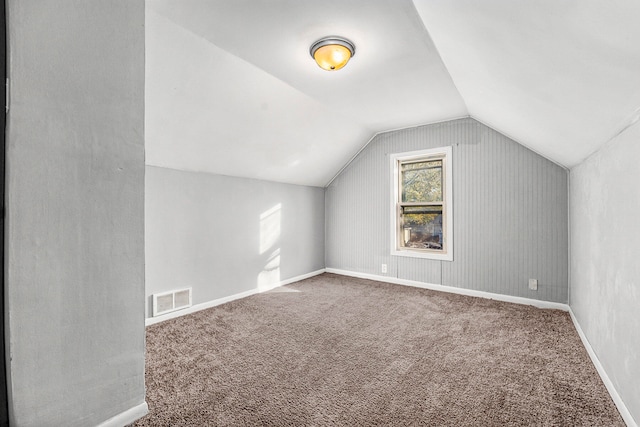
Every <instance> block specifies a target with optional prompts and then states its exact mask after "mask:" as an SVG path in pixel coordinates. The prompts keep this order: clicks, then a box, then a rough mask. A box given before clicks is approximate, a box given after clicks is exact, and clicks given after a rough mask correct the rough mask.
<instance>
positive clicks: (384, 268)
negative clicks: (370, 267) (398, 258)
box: [381, 264, 387, 273]
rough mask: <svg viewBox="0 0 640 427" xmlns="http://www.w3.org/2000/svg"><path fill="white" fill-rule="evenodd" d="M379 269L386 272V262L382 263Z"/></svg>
mask: <svg viewBox="0 0 640 427" xmlns="http://www.w3.org/2000/svg"><path fill="white" fill-rule="evenodd" d="M381 271H382V272H383V273H386V272H387V264H382V268H381Z"/></svg>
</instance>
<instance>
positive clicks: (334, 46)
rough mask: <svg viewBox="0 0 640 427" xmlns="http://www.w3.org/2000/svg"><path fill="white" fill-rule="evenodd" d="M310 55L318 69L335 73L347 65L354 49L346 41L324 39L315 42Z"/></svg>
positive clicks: (335, 38)
mask: <svg viewBox="0 0 640 427" xmlns="http://www.w3.org/2000/svg"><path fill="white" fill-rule="evenodd" d="M310 53H311V56H312V57H313V59H315V61H316V63H317V64H318V66H320V68H322V69H323V70H327V71H336V70H339V69H340V68H342V67H344V66H345V65H347V62H349V59H351V57H352V56H353V55H354V53H355V47H354V45H353V43H351V42H350V41H348V40H346V39H342V38H338V37H326V38H324V39H320V40H318V41H317V42H315V43H314V44H313V45H312V46H311V50H310Z"/></svg>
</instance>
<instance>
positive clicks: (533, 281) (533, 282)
mask: <svg viewBox="0 0 640 427" xmlns="http://www.w3.org/2000/svg"><path fill="white" fill-rule="evenodd" d="M529 289H531V290H532V291H537V290H538V279H529Z"/></svg>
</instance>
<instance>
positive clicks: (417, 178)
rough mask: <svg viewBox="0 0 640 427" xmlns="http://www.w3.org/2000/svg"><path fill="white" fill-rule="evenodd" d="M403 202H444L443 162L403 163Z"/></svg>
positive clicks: (401, 172) (401, 167) (401, 171)
mask: <svg viewBox="0 0 640 427" xmlns="http://www.w3.org/2000/svg"><path fill="white" fill-rule="evenodd" d="M400 174H401V180H402V202H441V201H442V160H429V161H422V162H412V163H409V162H408V163H401V164H400Z"/></svg>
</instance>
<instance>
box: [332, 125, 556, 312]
mask: <svg viewBox="0 0 640 427" xmlns="http://www.w3.org/2000/svg"><path fill="white" fill-rule="evenodd" d="M449 145H450V146H452V147H453V181H454V182H453V184H454V186H453V191H454V194H453V199H454V207H453V209H454V260H453V261H452V262H448V261H434V260H425V259H416V258H405V257H395V256H391V255H390V244H391V242H390V237H389V236H390V217H389V216H390V203H391V201H390V198H391V184H390V163H389V162H390V161H389V155H390V154H392V153H400V152H406V151H413V150H420V149H427V148H435V147H441V146H449ZM326 219H327V224H326V262H327V267H330V268H339V269H344V270H350V271H355V272H362V273H370V274H378V275H384V274H383V273H381V269H380V267H381V264H383V263H384V264H387V266H388V273H387V275H389V276H392V277H398V278H402V279H409V280H416V281H421V282H426V283H437V284H443V285H447V286H456V287H462V288H467V289H477V290H482V291H486V292H496V293H501V294H507V295H515V296H523V297H529V298H536V299H541V300H547V301H556V302H566V301H567V286H568V285H567V280H568V274H567V262H568V259H567V258H568V252H567V250H568V249H567V248H568V246H567V172H566V171H565V170H564V169H563V168H561V167H559V166H557V165H556V164H554V163H552V162H550V161H548V160H546V159H544V158H543V157H541V156H539V155H537V154H535V153H533V152H532V151H530V150H528V149H527V148H525V147H523V146H521V145H519V144H518V143H516V142H514V141H512V140H510V139H509V138H507V137H505V136H504V135H502V134H500V133H498V132H496V131H494V130H492V129H490V128H488V127H486V126H484V125H482V124H480V123H478V122H476V121H475V120H473V119H461V120H454V121H450V122H444V123H438V124H433V125H427V126H421V127H417V128H411V129H404V130H400V131H394V132H388V133H384V134H380V135H378V136H377V137H376V138H375V139H374V140H373V141H371V143H370V144H369V145H368V146H367V147H366V148H365V149H364V150H363V151H362V152H361V153H360V155H359V156H358V157H357V158H356V159H355V160H354V161H353V162H352V163H351V164H350V165H349V167H347V168H346V169H345V170H344V171H343V172H342V174H341V175H340V176H338V177H337V178H336V179H335V180H334V181H333V182H332V184H331V185H330V186H329V187H327V189H326ZM529 278H535V279H538V282H539V285H538V291H531V290H529V289H528V287H527V284H528V279H529Z"/></svg>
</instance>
